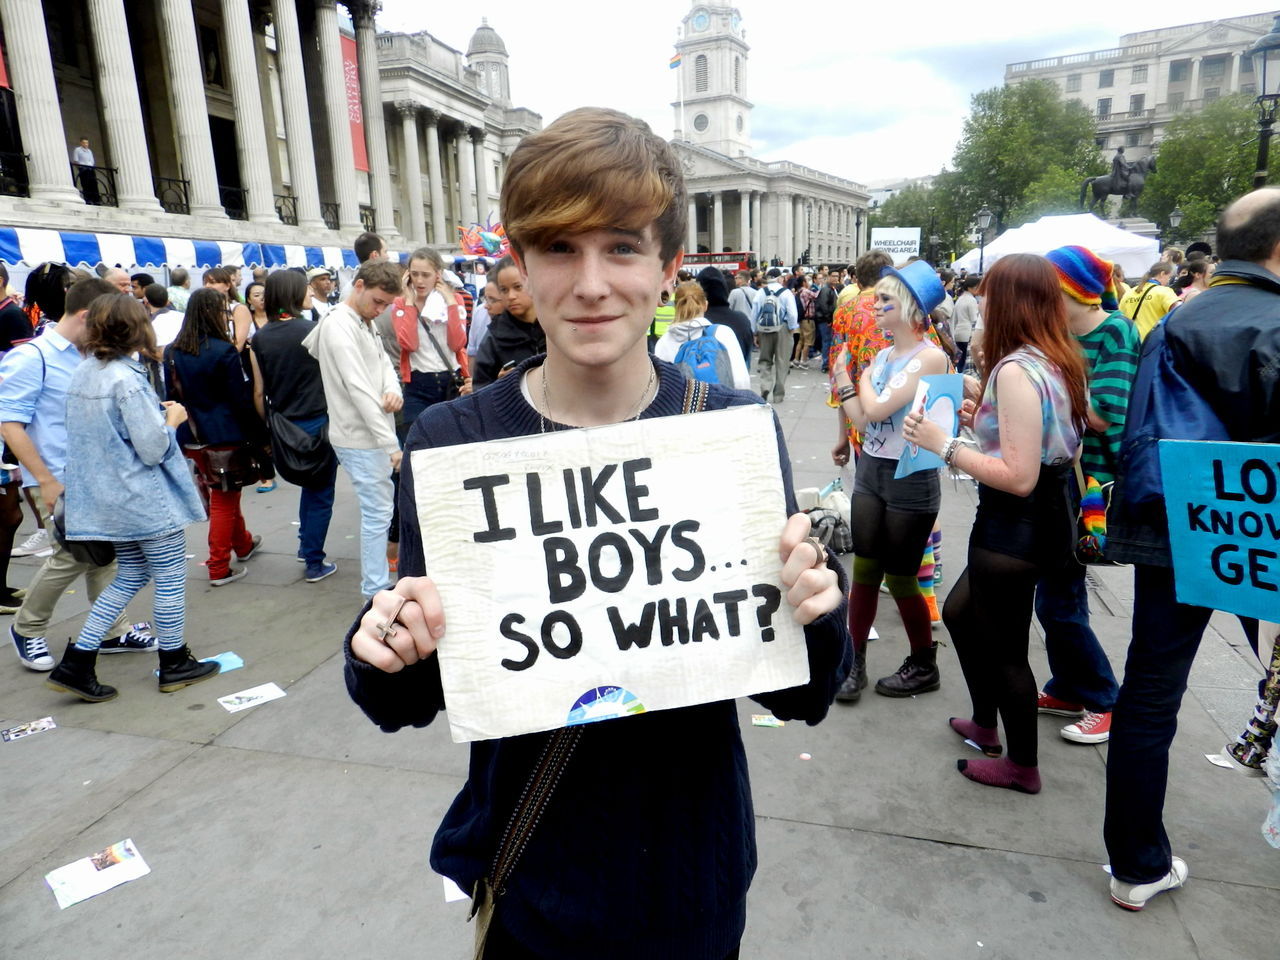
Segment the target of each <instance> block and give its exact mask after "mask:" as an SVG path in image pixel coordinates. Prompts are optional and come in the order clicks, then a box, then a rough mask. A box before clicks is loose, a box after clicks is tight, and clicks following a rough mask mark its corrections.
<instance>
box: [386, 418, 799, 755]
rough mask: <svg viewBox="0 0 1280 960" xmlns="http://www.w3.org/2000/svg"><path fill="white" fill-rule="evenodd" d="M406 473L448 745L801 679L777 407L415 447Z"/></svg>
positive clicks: (783, 685)
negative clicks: (784, 539)
mask: <svg viewBox="0 0 1280 960" xmlns="http://www.w3.org/2000/svg"><path fill="white" fill-rule="evenodd" d="M411 468H412V470H413V481H414V487H415V494H416V499H417V504H418V517H419V522H420V524H421V528H422V541H423V546H424V553H425V558H426V568H427V573H428V575H430V576H431V577H432V579H433V580H435V582H436V583H437V584H438V586H439V590H440V596H441V598H442V599H443V602H444V613H445V637H444V638H443V639H442V640H441V642H440V652H439V656H440V673H441V677H442V680H443V682H444V693H445V704H446V706H447V708H448V715H449V725H450V728H451V729H452V733H453V739H454V740H455V741H457V742H464V741H470V740H487V739H491V738H494V737H508V736H515V735H519V734H524V733H534V732H537V731H540V730H551V729H554V728H557V727H563V726H567V725H571V724H577V723H590V722H593V721H597V720H608V719H613V718H617V717H626V716H628V715H633V714H638V713H644V712H646V711H653V710H668V709H672V708H674V707H683V706H689V705H692V704H698V703H707V702H711V701H715V700H724V699H729V698H732V697H740V696H746V695H749V694H755V693H763V692H766V691H769V690H780V689H784V688H787V687H792V686H796V685H799V684H803V683H806V682H807V681H808V679H809V663H808V655H807V651H806V648H805V643H804V631H803V629H802V628H801V627H799V626H797V625H796V624H795V622H794V621H793V620H792V618H791V608H790V606H789V605H788V604H787V603H786V599H785V591H784V590H783V588H782V581H781V573H782V561H781V559H780V557H779V555H778V547H779V538H780V537H781V534H782V528H783V526H784V524H785V520H786V506H785V500H784V494H783V487H782V476H781V471H780V467H779V462H778V442H777V437H776V434H775V433H774V427H773V414H772V412H771V411H770V410H769V409H768V408H767V407H763V406H759V405H751V406H743V407H734V408H731V409H728V410H719V411H708V412H705V413H699V414H695V415H691V416H679V417H660V418H655V419H647V420H639V421H635V422H632V423H625V424H617V425H614V426H608V427H596V428H591V429H585V430H565V431H558V432H552V433H546V434H538V435H535V436H530V437H520V438H516V439H512V440H494V441H490V442H488V443H476V444H468V445H462V446H455V447H440V448H435V449H429V450H418V451H415V452H414V453H413V455H412V463H411ZM621 722H627V721H625V720H623V721H621Z"/></svg>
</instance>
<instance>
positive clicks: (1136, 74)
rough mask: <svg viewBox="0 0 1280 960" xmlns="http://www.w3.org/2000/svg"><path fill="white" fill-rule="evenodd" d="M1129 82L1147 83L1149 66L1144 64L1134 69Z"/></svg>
mask: <svg viewBox="0 0 1280 960" xmlns="http://www.w3.org/2000/svg"><path fill="white" fill-rule="evenodd" d="M1129 80H1130V82H1132V83H1146V82H1147V65H1146V64H1145V63H1143V64H1139V65H1138V66H1136V67H1134V68H1133V76H1132V77H1130V78H1129Z"/></svg>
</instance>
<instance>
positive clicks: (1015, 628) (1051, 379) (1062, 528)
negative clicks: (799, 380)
mask: <svg viewBox="0 0 1280 960" xmlns="http://www.w3.org/2000/svg"><path fill="white" fill-rule="evenodd" d="M981 293H982V295H983V297H984V300H983V316H984V320H985V324H986V329H985V332H984V337H983V350H984V352H985V356H986V367H987V374H986V378H985V380H984V382H983V383H982V385H981V389H980V396H981V403H980V404H979V405H978V406H977V408H976V410H975V408H974V401H973V399H972V398H971V399H969V400H966V401H965V411H966V413H967V414H968V415H969V416H971V418H972V424H973V431H974V435H975V437H976V438H977V449H971V448H970V447H969V446H966V445H965V444H964V442H963V441H961V440H960V439H958V438H954V437H953V438H950V439H948V438H947V437H946V436H945V435H944V434H943V432H942V431H941V430H940V429H939V428H938V427H937V426H936V425H935V424H933V423H931V422H930V421H928V420H924V419H922V418H921V417H920V416H919V415H917V414H915V413H912V414H911V415H909V416H908V417H907V422H906V426H905V430H904V432H905V434H906V436H907V439H908V440H910V441H911V442H913V443H916V444H918V445H919V446H921V447H924V448H925V449H926V450H931V451H933V452H934V453H937V454H938V455H939V456H941V457H942V458H943V460H944V461H946V463H947V464H948V465H950V466H951V467H953V468H954V469H956V470H959V471H963V472H965V473H967V474H969V475H970V476H972V477H973V478H974V479H976V480H977V481H978V512H977V516H976V517H975V519H974V524H973V532H972V534H971V535H970V537H969V566H968V568H967V569H966V570H965V572H964V573H963V574H962V575H961V577H960V579H959V581H958V582H957V583H956V585H955V586H954V587H953V588H952V590H951V594H950V595H949V596H948V598H947V603H946V606H945V608H944V610H943V613H942V619H943V622H944V623H945V624H946V626H947V630H948V631H949V632H950V633H951V638H952V640H953V641H954V642H955V648H956V654H957V655H958V656H959V658H960V666H961V668H962V669H963V670H964V677H965V682H966V683H967V684H968V686H969V696H970V699H971V700H972V701H973V716H972V719H969V720H965V719H963V718H960V717H952V718H951V721H950V723H951V728H952V729H953V730H955V732H956V733H958V734H960V736H962V737H965V738H966V739H967V740H971V741H972V742H973V743H975V744H977V746H978V747H979V749H981V750H982V752H983V753H984V754H985V755H986V757H985V758H984V759H975V760H960V761H958V762H957V767H958V768H959V770H960V772H961V773H962V774H964V776H966V777H968V778H969V779H970V780H974V781H977V782H978V783H985V784H987V785H989V786H994V787H1007V788H1010V789H1013V790H1020V791H1022V792H1023V793H1039V792H1040V773H1039V770H1038V768H1037V762H1036V759H1037V758H1036V694H1037V688H1036V681H1035V677H1034V676H1033V675H1032V673H1031V667H1030V665H1029V664H1028V662H1027V644H1028V637H1029V632H1030V628H1031V612H1032V602H1033V599H1034V596H1035V587H1036V581H1037V580H1039V579H1040V577H1041V576H1042V575H1043V574H1045V573H1047V572H1051V571H1054V570H1057V569H1058V568H1060V567H1061V566H1063V565H1065V564H1066V563H1067V562H1069V560H1070V558H1071V544H1072V538H1073V537H1074V534H1075V514H1076V503H1075V499H1076V496H1075V494H1074V492H1073V480H1074V476H1073V470H1072V461H1073V460H1074V459H1075V456H1076V453H1077V451H1078V450H1079V448H1080V438H1081V434H1082V433H1083V430H1084V425H1085V422H1086V418H1087V415H1088V398H1087V396H1086V391H1085V368H1084V359H1083V357H1082V356H1081V353H1080V349H1079V347H1078V346H1077V345H1076V344H1075V342H1074V341H1073V340H1072V338H1071V334H1070V332H1069V331H1068V327H1067V317H1066V308H1065V305H1064V304H1063V300H1062V295H1061V292H1060V288H1059V286H1058V275H1057V273H1056V271H1055V270H1054V268H1053V266H1052V265H1051V264H1050V263H1049V261H1048V260H1046V259H1045V258H1044V257H1039V256H1034V255H1032V254H1016V255H1012V256H1007V257H1003V258H1001V259H1000V261H999V262H998V263H996V264H995V266H993V267H992V268H991V269H990V270H989V271H987V275H986V277H985V278H984V280H983V283H982V288H981ZM997 714H998V715H999V717H1000V718H1001V719H1002V720H1003V721H1004V732H1005V739H1006V741H1007V744H1008V755H1007V756H1005V757H1001V753H1002V752H1003V747H1002V746H1001V743H1000V736H999V731H998V730H997V729H996V717H997Z"/></svg>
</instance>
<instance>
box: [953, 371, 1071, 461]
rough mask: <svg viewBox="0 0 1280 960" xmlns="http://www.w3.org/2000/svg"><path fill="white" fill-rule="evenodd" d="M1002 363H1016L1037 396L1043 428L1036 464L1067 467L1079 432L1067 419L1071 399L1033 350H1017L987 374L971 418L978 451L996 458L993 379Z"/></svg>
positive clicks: (997, 417)
mask: <svg viewBox="0 0 1280 960" xmlns="http://www.w3.org/2000/svg"><path fill="white" fill-rule="evenodd" d="M1006 363H1016V364H1017V365H1018V366H1020V367H1022V371H1023V373H1025V374H1026V375H1027V379H1028V380H1030V381H1031V385H1032V386H1033V387H1034V388H1035V391H1036V393H1038V394H1039V395H1040V415H1041V418H1042V422H1043V424H1044V426H1043V429H1042V432H1041V437H1040V462H1041V463H1044V464H1049V465H1050V466H1053V465H1057V464H1063V463H1070V462H1071V461H1072V460H1073V459H1075V455H1076V450H1078V449H1079V448H1080V431H1079V428H1078V426H1077V425H1076V422H1075V421H1074V420H1073V419H1072V416H1071V395H1070V394H1069V393H1068V392H1067V385H1066V382H1065V381H1064V380H1063V378H1062V373H1061V372H1060V371H1059V370H1058V368H1057V367H1055V366H1054V365H1053V364H1052V363H1050V362H1049V361H1048V359H1046V357H1045V355H1044V354H1043V353H1041V352H1040V351H1039V350H1037V349H1036V348H1035V347H1031V346H1026V347H1019V348H1018V349H1017V350H1015V351H1013V353H1011V354H1009V355H1008V356H1007V357H1005V358H1004V359H1003V360H1001V361H1000V362H999V363H997V364H996V365H995V367H994V368H992V370H991V377H990V378H989V379H988V380H987V390H986V392H985V393H984V394H983V395H982V405H981V406H980V407H978V412H977V413H976V414H974V417H973V433H974V436H975V437H977V438H978V449H979V450H981V451H982V452H983V453H985V454H986V455H987V456H989V457H998V456H1000V412H999V410H998V409H997V401H996V378H997V377H998V376H999V374H1000V368H1001V367H1003V366H1004V365H1005V364H1006Z"/></svg>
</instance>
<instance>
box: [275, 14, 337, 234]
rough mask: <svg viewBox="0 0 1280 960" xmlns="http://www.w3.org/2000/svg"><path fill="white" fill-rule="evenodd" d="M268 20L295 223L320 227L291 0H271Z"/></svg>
mask: <svg viewBox="0 0 1280 960" xmlns="http://www.w3.org/2000/svg"><path fill="white" fill-rule="evenodd" d="M271 19H272V22H273V23H274V24H275V31H276V63H277V65H278V67H279V69H280V99H281V100H282V101H283V106H284V129H285V137H286V145H287V146H288V148H289V187H290V188H291V189H292V190H293V195H294V196H295V197H297V198H298V226H299V227H301V228H303V229H306V230H323V229H324V220H323V219H322V218H321V216H320V185H319V183H318V181H317V179H316V158H315V147H314V146H313V144H312V140H311V114H310V112H309V111H308V109H307V82H306V79H305V78H304V76H303V67H302V38H301V34H300V33H299V32H298V8H297V4H296V2H295V0H271Z"/></svg>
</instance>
